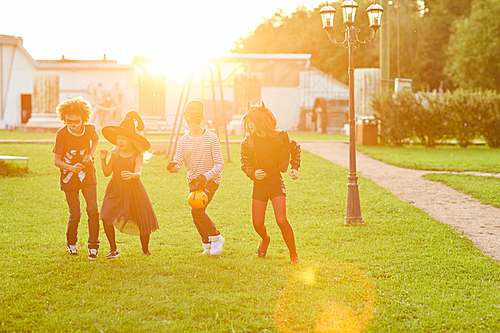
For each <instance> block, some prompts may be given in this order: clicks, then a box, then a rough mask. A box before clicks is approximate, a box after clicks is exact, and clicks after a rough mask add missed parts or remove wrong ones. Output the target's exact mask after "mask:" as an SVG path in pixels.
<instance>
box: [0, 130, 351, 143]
mask: <svg viewBox="0 0 500 333" xmlns="http://www.w3.org/2000/svg"><path fill="white" fill-rule="evenodd" d="M219 134H220V136H221V140H223V141H224V140H226V136H225V134H224V132H223V131H221V132H220V133H219ZM289 135H290V137H291V138H293V139H294V140H297V141H308V140H309V141H316V140H335V141H339V140H340V141H347V140H349V137H348V136H346V135H341V134H321V133H319V134H316V133H294V132H291V133H289ZM146 137H147V138H148V139H149V140H170V132H152V133H146ZM55 138H56V134H55V133H26V132H25V131H21V130H12V131H10V130H0V140H55ZM101 139H103V140H104V138H103V137H102V136H101ZM228 140H238V141H241V140H243V136H242V135H229V136H228Z"/></svg>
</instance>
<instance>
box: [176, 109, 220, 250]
mask: <svg viewBox="0 0 500 333" xmlns="http://www.w3.org/2000/svg"><path fill="white" fill-rule="evenodd" d="M183 116H184V120H185V121H186V123H187V125H188V127H189V132H188V133H186V134H185V135H184V136H182V137H181V138H180V139H179V143H178V146H177V152H176V153H175V157H174V160H173V161H171V162H169V163H168V165H167V170H168V171H169V172H173V173H175V172H178V171H179V170H180V168H181V167H182V165H183V164H184V165H185V166H186V170H187V182H188V185H189V191H195V190H202V191H204V192H205V193H206V194H207V196H208V204H209V203H210V202H211V201H212V199H213V197H214V194H215V191H217V189H218V188H219V184H220V182H221V180H222V176H221V171H222V168H223V167H224V160H223V158H222V152H221V148H220V142H219V138H218V137H217V135H215V134H214V133H212V132H210V131H208V130H207V129H205V128H204V127H203V126H202V122H203V120H204V119H205V115H204V106H203V102H201V101H190V102H189V103H188V104H187V105H186V107H185V109H184V113H183ZM208 204H207V205H208ZM191 215H192V216H193V222H194V224H195V226H196V229H198V233H199V234H200V236H201V241H202V243H203V245H202V246H203V252H202V253H203V254H211V255H213V256H216V255H219V254H220V253H221V252H222V249H223V245H224V242H225V239H224V237H222V235H221V234H220V232H219V230H217V228H216V226H215V224H214V223H213V222H212V220H211V219H210V217H209V216H208V215H207V213H206V206H205V207H204V208H192V209H191Z"/></svg>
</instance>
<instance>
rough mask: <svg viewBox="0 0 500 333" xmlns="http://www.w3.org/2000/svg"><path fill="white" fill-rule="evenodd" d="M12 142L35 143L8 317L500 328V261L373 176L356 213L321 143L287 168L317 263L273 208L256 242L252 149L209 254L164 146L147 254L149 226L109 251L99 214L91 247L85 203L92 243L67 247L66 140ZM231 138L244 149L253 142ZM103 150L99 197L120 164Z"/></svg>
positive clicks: (13, 201)
mask: <svg viewBox="0 0 500 333" xmlns="http://www.w3.org/2000/svg"><path fill="white" fill-rule="evenodd" d="M0 147H1V150H2V154H5V155H22V156H29V157H30V170H29V172H28V173H27V174H26V173H23V172H18V173H16V172H14V174H15V176H13V177H5V176H4V177H1V178H0V249H1V251H2V257H1V259H0V284H1V288H0V300H1V303H2V306H1V311H0V331H2V332H320V331H322V332H327V331H334V329H335V328H338V329H340V331H348V330H350V331H352V332H360V331H363V330H366V331H367V332H408V331H418V332H488V331H491V332H495V331H499V330H500V317H499V316H498V313H499V307H500V305H499V304H500V265H499V264H498V262H496V261H494V260H492V259H490V258H488V257H486V256H485V255H483V254H482V253H480V252H479V251H478V250H477V249H476V248H475V247H474V246H473V244H472V242H471V241H470V240H468V239H467V238H465V237H464V236H463V235H461V234H459V233H457V232H455V231H453V230H452V229H451V227H449V226H448V225H444V224H442V223H440V222H438V221H436V220H435V219H433V218H431V217H429V216H428V215H427V214H425V213H423V212H422V211H420V210H418V209H417V208H415V207H413V206H411V205H409V204H407V203H404V202H401V201H399V200H397V199H396V198H395V197H394V196H393V195H392V194H390V193H389V192H388V191H387V190H385V189H383V188H380V187H378V186H377V185H375V184H374V183H372V182H371V181H369V180H366V179H364V178H360V180H359V182H360V197H361V208H362V213H363V219H364V221H365V226H362V227H345V226H344V225H343V221H344V218H345V216H344V214H345V201H346V197H347V186H346V183H347V180H346V177H347V174H348V170H347V169H344V168H340V167H338V166H336V165H334V164H332V163H330V162H327V161H326V160H324V159H321V158H319V157H317V156H315V155H312V154H309V153H307V152H304V153H303V154H302V158H303V167H301V169H300V179H299V180H298V181H291V180H290V178H289V177H288V176H286V177H285V182H286V184H287V194H288V198H287V201H288V219H289V220H290V222H291V224H292V226H293V228H294V232H295V235H296V241H297V248H298V252H299V255H300V257H301V260H302V263H303V264H302V265H301V266H299V267H294V266H292V265H291V264H290V263H289V258H288V251H287V249H286V246H285V244H284V242H283V239H282V238H281V235H280V233H279V228H278V227H277V225H276V223H275V222H274V216H273V213H272V210H271V209H270V208H269V210H268V215H267V222H266V225H267V227H268V230H269V233H270V236H271V245H270V247H269V251H268V255H267V256H266V258H265V259H260V258H258V257H257V255H256V250H257V247H258V245H259V242H260V240H259V238H258V236H257V234H256V233H255V232H254V230H253V228H252V224H251V211H250V209H251V200H250V196H251V187H252V185H251V182H250V180H248V179H247V178H246V176H245V175H244V174H243V172H241V170H240V164H239V159H238V158H233V160H235V162H231V163H226V167H225V168H224V170H223V182H222V184H221V187H220V189H219V191H218V192H217V194H216V196H215V198H214V201H213V202H212V203H211V205H210V206H209V209H208V212H209V214H210V216H211V217H212V218H213V219H214V221H216V224H217V226H218V228H219V229H220V230H221V232H222V234H223V235H224V237H226V244H225V246H224V252H223V253H222V254H221V255H220V256H219V257H217V258H211V257H207V256H202V255H201V251H202V247H201V241H200V238H199V236H198V234H197V232H196V230H195V227H194V225H193V223H192V221H191V217H190V212H189V208H188V207H189V206H188V204H187V202H186V198H187V195H188V190H187V185H186V180H185V171H184V169H182V170H181V172H179V173H178V174H169V173H168V172H167V171H166V167H165V166H166V160H164V158H163V156H155V157H153V158H152V160H151V161H150V163H148V164H146V165H145V166H144V169H143V175H142V181H143V183H144V185H145V187H146V189H147V190H148V193H149V196H150V199H151V201H152V203H153V207H154V209H155V211H156V214H157V217H158V220H159V223H160V230H159V231H157V232H155V233H153V234H152V236H151V244H150V249H151V251H152V252H153V254H154V255H153V256H152V257H146V256H143V255H142V254H141V247H140V242H139V239H138V237H133V236H129V235H125V234H121V233H117V241H118V248H119V250H120V254H121V256H120V257H119V258H117V259H115V260H106V259H105V257H104V255H105V254H106V253H107V252H108V250H109V245H108V243H107V240H106V237H105V235H104V232H103V230H102V227H101V236H100V238H101V249H100V255H99V258H98V259H97V260H96V261H94V262H93V261H90V260H88V259H87V256H86V239H87V237H88V230H87V226H86V217H85V213H83V217H82V223H81V225H80V228H79V243H80V244H81V245H82V249H81V250H80V252H81V254H80V255H79V256H77V257H71V256H69V255H67V254H66V252H65V242H66V240H65V231H66V224H67V218H68V211H67V206H66V202H65V200H64V194H63V192H61V191H60V190H59V181H58V170H57V168H56V167H54V166H53V162H52V161H53V154H52V153H51V150H52V145H51V144H3V145H1V146H0ZM101 147H108V148H109V147H110V145H108V144H106V145H101ZM101 147H99V148H101ZM230 147H231V155H232V156H239V151H238V150H239V145H238V144H231V145H230ZM222 151H223V153H224V154H225V147H223V149H222ZM96 166H97V169H98V195H99V200H100V203H101V202H102V198H103V196H104V192H105V187H106V185H107V182H108V180H109V178H104V177H103V175H102V171H101V170H100V165H99V162H96ZM0 168H1V166H0ZM12 168H14V169H15V168H16V167H12Z"/></svg>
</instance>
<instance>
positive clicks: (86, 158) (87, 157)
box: [83, 155, 94, 164]
mask: <svg viewBox="0 0 500 333" xmlns="http://www.w3.org/2000/svg"><path fill="white" fill-rule="evenodd" d="M83 163H85V164H92V163H94V158H93V157H92V156H91V155H85V156H83Z"/></svg>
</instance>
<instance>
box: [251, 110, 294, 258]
mask: <svg viewBox="0 0 500 333" xmlns="http://www.w3.org/2000/svg"><path fill="white" fill-rule="evenodd" d="M242 121H243V128H244V132H245V135H246V136H245V139H244V140H243V142H242V144H241V163H242V166H241V169H242V170H243V171H244V172H245V173H246V175H247V176H248V177H249V178H250V179H252V180H253V181H254V183H253V193H252V220H253V226H254V229H255V231H257V233H258V234H259V236H260V237H261V238H262V242H261V243H260V245H259V248H258V250H257V254H258V256H259V257H264V256H265V255H266V252H267V248H268V246H269V242H270V240H271V239H270V237H269V236H268V234H267V230H266V227H265V225H264V222H265V218H266V208H267V201H268V200H271V203H272V205H273V209H274V214H275V216H276V223H278V226H279V228H280V230H281V234H282V235H283V239H284V240H285V243H286V245H287V247H288V250H289V252H290V259H291V261H292V264H300V260H299V257H298V255H297V250H296V248H295V237H294V234H293V229H292V226H291V225H290V223H289V222H288V220H287V218H286V190H285V184H284V182H283V178H282V177H281V173H282V172H286V171H287V169H288V164H291V169H290V176H291V178H292V179H294V180H295V179H298V178H299V172H298V168H299V167H300V146H299V145H298V144H297V143H296V142H295V141H294V140H291V139H290V138H289V137H288V134H287V133H286V132H285V131H283V130H280V129H278V128H277V121H276V117H275V116H274V114H273V113H272V111H271V110H270V109H269V108H267V107H266V106H265V105H264V102H262V106H252V107H250V108H249V109H248V111H247V112H246V114H245V115H244V116H243V120H242Z"/></svg>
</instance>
